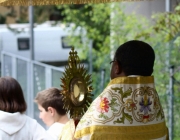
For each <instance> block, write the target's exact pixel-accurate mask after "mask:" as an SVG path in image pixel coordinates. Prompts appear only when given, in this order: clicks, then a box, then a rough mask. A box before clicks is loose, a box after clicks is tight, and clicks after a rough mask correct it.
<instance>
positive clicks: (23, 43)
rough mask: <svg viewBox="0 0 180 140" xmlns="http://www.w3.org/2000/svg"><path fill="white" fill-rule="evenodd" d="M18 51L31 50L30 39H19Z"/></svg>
mask: <svg viewBox="0 0 180 140" xmlns="http://www.w3.org/2000/svg"><path fill="white" fill-rule="evenodd" d="M17 41H18V50H20V51H21V50H29V38H18V40H17Z"/></svg>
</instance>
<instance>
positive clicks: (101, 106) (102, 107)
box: [96, 97, 109, 113]
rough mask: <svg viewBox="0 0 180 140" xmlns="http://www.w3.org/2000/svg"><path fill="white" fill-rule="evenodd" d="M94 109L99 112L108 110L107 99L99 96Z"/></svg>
mask: <svg viewBox="0 0 180 140" xmlns="http://www.w3.org/2000/svg"><path fill="white" fill-rule="evenodd" d="M96 109H97V111H98V112H100V113H105V112H108V111H109V101H108V99H107V98H106V97H105V98H99V99H98V100H97V103H96Z"/></svg>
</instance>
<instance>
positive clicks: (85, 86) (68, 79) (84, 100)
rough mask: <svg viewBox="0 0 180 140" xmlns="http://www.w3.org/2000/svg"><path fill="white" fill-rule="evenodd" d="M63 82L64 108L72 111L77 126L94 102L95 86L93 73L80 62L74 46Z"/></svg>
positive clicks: (71, 115) (71, 114)
mask: <svg viewBox="0 0 180 140" xmlns="http://www.w3.org/2000/svg"><path fill="white" fill-rule="evenodd" d="M61 82H62V85H61V87H62V89H63V90H62V91H63V92H62V94H63V96H64V98H63V101H64V108H65V109H66V111H67V112H69V113H70V117H71V118H72V119H74V122H75V126H76V125H77V123H78V122H79V120H80V118H81V117H82V115H83V114H84V113H85V112H86V110H87V108H88V107H89V105H90V103H91V102H92V96H93V95H92V94H91V91H92V89H93V88H92V86H91V83H92V81H91V75H90V74H88V73H87V70H86V69H85V67H84V65H83V64H81V63H80V59H79V56H78V54H77V52H76V51H75V50H74V47H72V49H71V51H70V53H69V58H68V65H67V66H66V67H65V72H64V73H63V77H62V78H61Z"/></svg>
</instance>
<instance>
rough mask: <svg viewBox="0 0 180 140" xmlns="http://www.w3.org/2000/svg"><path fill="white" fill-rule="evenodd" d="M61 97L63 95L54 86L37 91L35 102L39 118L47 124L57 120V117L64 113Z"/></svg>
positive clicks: (49, 124)
mask: <svg viewBox="0 0 180 140" xmlns="http://www.w3.org/2000/svg"><path fill="white" fill-rule="evenodd" d="M62 98H63V95H62V94H61V91H60V90H59V89H57V88H54V87H52V88H49V89H46V90H43V91H40V92H38V93H37V96H36V98H35V102H36V103H37V105H38V109H39V111H40V114H39V118H40V119H42V120H43V122H44V123H45V124H46V125H47V126H51V125H52V124H53V123H55V122H59V118H60V117H61V116H64V115H66V110H65V109H64V108H63V105H64V103H63V101H62Z"/></svg>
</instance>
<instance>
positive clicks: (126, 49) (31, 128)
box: [0, 40, 168, 140]
mask: <svg viewBox="0 0 180 140" xmlns="http://www.w3.org/2000/svg"><path fill="white" fill-rule="evenodd" d="M154 61H155V53H154V50H153V48H152V47H151V46H150V45H149V44H147V43H145V42H143V41H138V40H131V41H128V42H125V43H124V44H122V45H120V46H119V47H118V49H117V50H116V52H115V55H114V59H113V61H111V64H110V65H112V66H111V74H110V79H111V80H110V82H109V84H108V85H107V87H106V88H105V89H104V90H103V91H102V93H100V94H99V96H98V97H97V98H96V99H95V100H94V101H93V102H92V104H91V105H90V107H89V108H88V110H87V112H86V113H85V114H84V115H83V116H82V118H81V120H80V122H79V123H78V125H77V127H76V129H75V130H74V132H73V133H71V132H69V130H70V129H69V128H68V127H71V125H69V124H70V122H72V120H71V119H70V118H69V117H68V114H67V113H66V110H65V109H63V100H62V98H63V95H62V94H61V92H62V91H61V90H60V89H58V88H55V87H52V88H48V89H45V90H43V91H41V92H39V93H37V95H36V97H35V99H34V102H35V103H37V106H38V109H39V111H40V113H39V118H40V119H42V120H43V122H44V123H45V124H46V125H47V126H48V127H49V129H48V130H45V129H44V128H43V127H42V126H40V124H38V122H37V121H36V120H34V119H32V118H30V117H28V116H27V115H25V111H26V109H27V105H26V102H25V99H24V95H23V91H22V88H21V86H20V84H19V83H18V81H17V80H16V79H14V78H12V77H1V78H0V140H62V137H63V135H67V136H64V139H66V140H69V139H71V140H152V139H153V140H168V128H167V127H166V124H165V118H164V112H163V109H162V107H161V103H160V100H159V96H158V93H157V91H156V88H155V84H154V77H153V76H152V74H153V66H154ZM71 134H73V137H70V136H69V135H71ZM68 136H69V137H68ZM67 137H68V139H67Z"/></svg>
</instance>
